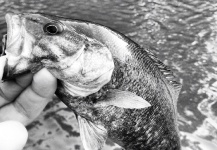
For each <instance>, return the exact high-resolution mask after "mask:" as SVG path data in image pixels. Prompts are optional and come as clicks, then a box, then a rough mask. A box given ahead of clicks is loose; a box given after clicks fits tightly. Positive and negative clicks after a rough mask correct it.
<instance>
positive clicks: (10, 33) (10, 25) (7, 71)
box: [0, 13, 27, 80]
mask: <svg viewBox="0 0 217 150" xmlns="http://www.w3.org/2000/svg"><path fill="white" fill-rule="evenodd" d="M5 20H6V23H7V34H5V35H3V39H2V43H3V44H2V52H1V54H0V55H1V56H3V55H6V58H7V61H6V64H5V67H4V73H3V78H2V80H8V79H11V78H14V77H16V76H18V75H20V74H24V73H25V72H27V70H25V71H17V70H16V65H15V64H16V63H17V62H18V61H19V59H20V56H19V55H20V53H21V51H22V45H23V43H22V41H23V39H22V20H21V17H20V16H19V15H16V14H12V13H8V14H6V15H5Z"/></svg>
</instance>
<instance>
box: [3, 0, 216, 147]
mask: <svg viewBox="0 0 217 150" xmlns="http://www.w3.org/2000/svg"><path fill="white" fill-rule="evenodd" d="M6 12H15V13H20V12H42V13H49V14H58V15H63V16H67V17H71V18H78V19H84V20H90V21H94V22H97V23H100V24H103V25H106V26H109V27H111V28H114V29H116V30H118V31H120V32H122V33H124V34H126V35H127V36H128V37H130V38H131V39H133V40H134V41H136V42H137V43H138V44H140V45H141V46H143V47H150V48H151V49H152V50H153V52H154V53H156V55H157V56H158V57H159V58H160V59H161V60H162V61H163V62H164V63H165V64H167V65H169V66H171V67H172V69H173V70H174V72H175V74H176V75H177V76H178V77H179V78H180V81H182V82H183V88H182V91H181V94H180V97H179V100H178V112H179V129H180V131H181V132H180V136H181V139H182V146H183V150H216V149H217V68H216V66H217V1H216V0H206V1H205V0H172V1H170V0H125V1H120V0H116V1H114V0H113V1H108V0H82V1H81V0H80V1H75V0H65V1H60V0H52V1H51V0H38V1H34V0H7V1H6V0H0V37H2V35H3V34H4V33H5V32H6V24H5V21H4V15H5V13H6ZM56 101H57V99H55V102H56ZM28 128H29V133H30V134H29V141H28V143H27V145H26V147H25V150H32V149H37V150H40V149H43V150H59V149H64V150H83V148H82V146H81V143H80V138H79V131H78V125H77V123H76V119H75V116H74V115H73V114H72V113H71V112H70V110H69V109H68V108H66V107H65V106H64V105H63V104H62V103H60V102H59V103H58V104H55V103H51V104H50V105H49V106H48V107H47V108H46V110H45V111H44V112H43V113H42V115H40V116H39V117H38V119H37V120H36V121H34V122H33V123H32V124H31V125H30V126H29V127H28ZM116 147H117V145H114V144H113V143H112V142H110V141H107V145H106V147H105V148H104V150H113V149H115V148H116ZM117 149H118V148H116V150H117Z"/></svg>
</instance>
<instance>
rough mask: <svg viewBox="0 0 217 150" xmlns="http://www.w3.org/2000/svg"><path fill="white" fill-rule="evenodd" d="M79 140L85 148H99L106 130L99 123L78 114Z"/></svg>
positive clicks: (101, 145) (103, 142)
mask: <svg viewBox="0 0 217 150" xmlns="http://www.w3.org/2000/svg"><path fill="white" fill-rule="evenodd" d="M77 118H78V123H79V127H80V135H81V140H82V143H83V146H84V149H85V150H101V148H102V147H103V146H104V144H105V141H106V139H107V131H106V129H105V128H104V127H102V126H100V125H95V124H93V123H92V122H90V121H88V120H86V119H85V118H82V117H81V116H78V117H77Z"/></svg>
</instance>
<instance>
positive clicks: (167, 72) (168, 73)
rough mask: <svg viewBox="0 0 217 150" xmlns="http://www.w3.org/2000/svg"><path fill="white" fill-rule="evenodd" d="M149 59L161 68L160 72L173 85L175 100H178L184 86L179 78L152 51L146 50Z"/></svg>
mask: <svg viewBox="0 0 217 150" xmlns="http://www.w3.org/2000/svg"><path fill="white" fill-rule="evenodd" d="M146 51H147V53H148V55H149V57H150V58H151V59H152V60H153V61H154V63H155V65H156V66H157V67H158V68H159V70H160V72H161V73H162V74H163V76H164V77H165V79H166V81H167V82H168V83H169V85H171V86H172V87H173V89H174V93H173V94H174V95H175V96H174V99H175V100H177V99H178V96H179V93H180V90H181V87H182V85H181V84H180V83H179V82H178V81H177V78H176V77H175V76H174V74H173V72H172V71H171V69H169V67H168V66H166V65H165V64H164V63H162V62H161V60H159V59H158V58H157V57H156V56H155V55H154V54H153V53H152V52H151V51H150V50H146Z"/></svg>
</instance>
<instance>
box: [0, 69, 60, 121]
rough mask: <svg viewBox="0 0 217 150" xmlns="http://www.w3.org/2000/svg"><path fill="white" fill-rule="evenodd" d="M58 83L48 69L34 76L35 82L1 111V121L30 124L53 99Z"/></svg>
mask: <svg viewBox="0 0 217 150" xmlns="http://www.w3.org/2000/svg"><path fill="white" fill-rule="evenodd" d="M56 86H57V81H56V78H55V77H53V75H51V74H50V73H49V72H48V71H47V70H46V69H42V70H40V71H39V72H38V73H36V74H35V75H34V76H33V81H32V84H31V85H30V86H28V87H27V88H26V89H25V90H24V91H23V92H22V94H21V95H20V96H19V97H18V98H17V99H16V100H15V101H14V102H13V103H11V104H8V105H6V106H4V107H3V108H1V109H0V121H4V120H17V121H20V122H22V123H23V124H25V125H26V124H28V123H30V122H31V121H32V120H34V119H35V118H36V117H37V116H38V115H39V114H40V113H41V111H42V110H43V109H44V107H45V106H46V105H47V103H48V102H49V101H50V100H51V99H52V97H53V95H54V92H55V91H56Z"/></svg>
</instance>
